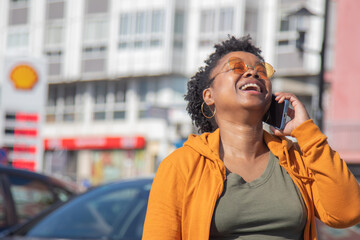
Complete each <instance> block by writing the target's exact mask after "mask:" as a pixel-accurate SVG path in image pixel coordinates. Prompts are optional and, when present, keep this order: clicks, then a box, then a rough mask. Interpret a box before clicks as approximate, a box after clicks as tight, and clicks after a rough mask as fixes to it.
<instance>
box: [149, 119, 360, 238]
mask: <svg viewBox="0 0 360 240" xmlns="http://www.w3.org/2000/svg"><path fill="white" fill-rule="evenodd" d="M292 136H293V137H295V138H296V139H297V143H293V142H291V141H290V140H288V139H287V138H279V137H276V136H274V135H271V134H269V133H267V132H265V131H264V140H265V142H266V144H267V146H268V148H269V149H270V150H271V152H272V153H273V154H274V155H275V156H277V157H278V158H279V164H280V165H281V166H282V167H284V168H285V169H286V171H287V172H288V173H289V175H290V176H291V178H292V179H293V181H294V182H295V184H296V185H297V186H298V188H299V189H300V191H301V194H302V196H303V199H304V202H305V204H306V207H307V211H308V218H307V222H306V226H305V229H304V239H311V240H314V239H317V238H316V229H315V216H316V217H318V218H319V219H320V220H321V221H322V222H324V223H325V224H327V225H329V226H331V227H337V228H344V227H349V226H351V225H355V224H357V223H358V222H360V186H359V183H358V182H357V181H356V179H355V177H354V176H353V175H352V174H351V172H350V171H349V170H348V168H347V166H346V163H345V162H344V161H343V160H342V159H341V158H340V156H339V154H338V153H337V152H335V151H333V150H332V149H331V148H330V147H329V145H328V143H327V138H326V136H325V135H323V134H322V133H321V131H320V130H319V128H318V127H317V126H316V125H315V124H314V123H313V121H312V120H308V121H306V122H305V123H303V124H302V125H300V126H299V127H297V128H296V129H295V130H294V131H293V132H292ZM219 140H220V136H219V129H217V130H216V131H214V132H213V133H204V134H202V135H200V136H198V135H190V136H189V139H188V140H187V141H186V142H185V144H184V146H183V147H181V148H179V149H177V150H176V151H174V152H173V153H172V154H170V155H169V156H168V157H167V158H166V159H164V160H163V161H162V163H161V164H160V166H159V169H158V171H157V173H156V175H155V179H154V182H153V185H152V188H151V192H150V197H149V203H148V209H147V214H146V219H145V225H144V232H143V239H144V240H149V239H156V240H167V239H169V240H170V239H171V240H174V239H194V240H205V239H206V240H208V239H209V233H210V224H211V219H212V215H213V211H214V207H215V203H216V201H217V199H218V198H219V197H220V195H221V194H222V191H223V183H224V180H225V179H226V170H225V166H224V164H223V162H222V161H221V160H220V158H219V153H218V152H219Z"/></svg>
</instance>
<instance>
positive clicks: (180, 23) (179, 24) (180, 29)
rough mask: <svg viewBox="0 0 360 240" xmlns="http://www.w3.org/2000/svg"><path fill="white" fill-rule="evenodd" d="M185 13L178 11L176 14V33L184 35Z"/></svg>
mask: <svg viewBox="0 0 360 240" xmlns="http://www.w3.org/2000/svg"><path fill="white" fill-rule="evenodd" d="M184 20H185V17H184V12H183V11H176V12H175V26H174V32H175V33H178V34H182V33H184Z"/></svg>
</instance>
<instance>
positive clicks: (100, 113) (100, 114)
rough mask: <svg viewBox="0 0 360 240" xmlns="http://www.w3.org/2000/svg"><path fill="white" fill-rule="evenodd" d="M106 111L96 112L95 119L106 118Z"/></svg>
mask: <svg viewBox="0 0 360 240" xmlns="http://www.w3.org/2000/svg"><path fill="white" fill-rule="evenodd" d="M105 118H106V113H105V112H94V120H105Z"/></svg>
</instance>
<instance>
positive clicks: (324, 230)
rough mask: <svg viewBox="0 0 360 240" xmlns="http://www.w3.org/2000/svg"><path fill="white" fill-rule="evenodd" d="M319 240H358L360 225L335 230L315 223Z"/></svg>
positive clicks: (317, 222)
mask: <svg viewBox="0 0 360 240" xmlns="http://www.w3.org/2000/svg"><path fill="white" fill-rule="evenodd" d="M316 225H317V232H318V235H319V240H360V224H358V225H355V226H353V227H350V228H344V229H337V228H331V227H328V226H326V225H325V224H324V223H322V222H320V221H318V220H317V221H316Z"/></svg>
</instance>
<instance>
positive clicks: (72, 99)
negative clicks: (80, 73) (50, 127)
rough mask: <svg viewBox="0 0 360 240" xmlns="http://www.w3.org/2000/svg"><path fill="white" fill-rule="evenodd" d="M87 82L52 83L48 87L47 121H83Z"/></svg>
mask: <svg viewBox="0 0 360 240" xmlns="http://www.w3.org/2000/svg"><path fill="white" fill-rule="evenodd" d="M84 90H85V83H68V84H51V85H49V89H48V100H47V106H46V122H48V123H53V122H74V121H81V120H82V119H83V113H84V109H83V108H84V107H83V106H84V101H83V95H84Z"/></svg>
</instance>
